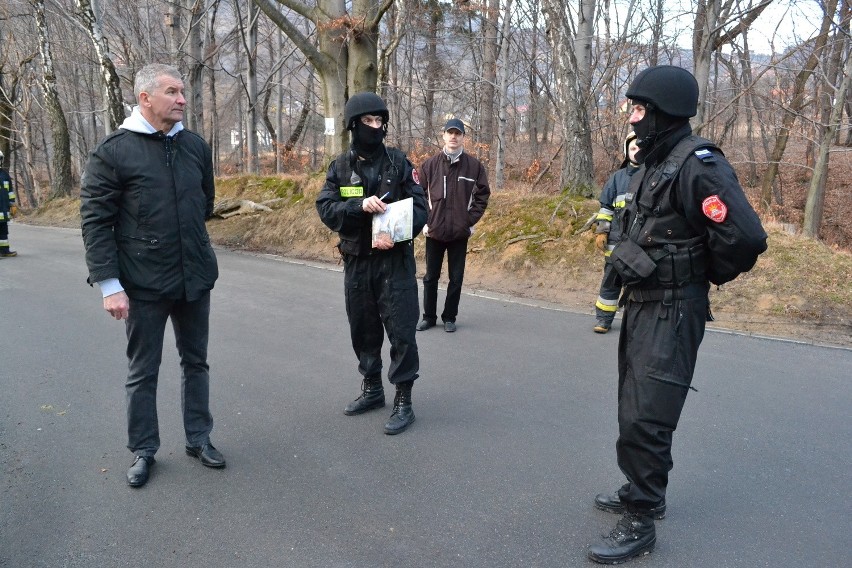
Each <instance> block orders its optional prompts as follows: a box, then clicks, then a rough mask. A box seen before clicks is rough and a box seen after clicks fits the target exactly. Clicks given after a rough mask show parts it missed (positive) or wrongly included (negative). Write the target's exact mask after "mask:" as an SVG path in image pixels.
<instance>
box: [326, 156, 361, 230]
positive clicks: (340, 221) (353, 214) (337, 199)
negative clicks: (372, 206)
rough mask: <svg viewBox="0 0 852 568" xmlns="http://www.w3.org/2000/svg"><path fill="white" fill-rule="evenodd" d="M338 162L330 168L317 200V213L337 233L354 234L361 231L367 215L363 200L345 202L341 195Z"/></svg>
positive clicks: (352, 199)
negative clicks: (336, 165) (337, 169)
mask: <svg viewBox="0 0 852 568" xmlns="http://www.w3.org/2000/svg"><path fill="white" fill-rule="evenodd" d="M335 164H336V161H334V162H332V163H331V165H330V166H329V167H328V172H327V173H326V176H325V184H323V186H322V189H321V190H320V193H319V195H318V196H317V200H316V207H317V213H319V216H320V219H321V220H322V222H323V223H324V224H325V226H326V227H328V228H329V229H331V230H332V231H335V232H338V233H340V232H344V233H352V232H357V231H358V230H360V228H361V226H362V224H363V223H364V218H365V216H366V215H367V214H366V213H364V210H363V208H362V205H363V203H364V199H363V198H357V197H350V198H349V199H346V200H344V199H343V197H341V195H340V184H339V183H338V181H337V171H336V167H335Z"/></svg>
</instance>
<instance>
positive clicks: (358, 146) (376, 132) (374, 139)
mask: <svg viewBox="0 0 852 568" xmlns="http://www.w3.org/2000/svg"><path fill="white" fill-rule="evenodd" d="M384 139H385V127H384V125H382V126H380V127H379V128H373V127H372V126H367V125H366V124H364V123H363V122H361V120H360V117H358V119H356V120H355V127H354V128H353V129H352V147H353V148H354V149H355V151H356V152H358V155H359V156H361V157H362V158H373V157H375V155H376V154H377V153H378V151H379V150H380V149H381V147H382V141H383V140H384Z"/></svg>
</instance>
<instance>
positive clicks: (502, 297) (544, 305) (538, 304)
mask: <svg viewBox="0 0 852 568" xmlns="http://www.w3.org/2000/svg"><path fill="white" fill-rule="evenodd" d="M223 250H228V251H230V252H233V253H237V254H247V255H251V256H257V257H263V258H268V259H271V260H275V261H278V262H285V263H287V264H296V265H302V266H308V267H310V268H316V269H319V270H329V271H332V272H343V267H342V266H338V265H336V264H333V263H330V262H321V261H315V260H303V259H299V258H290V257H286V256H282V255H277V254H272V253H260V252H252V251H246V250H239V249H229V248H224V249H223ZM418 286H419V287H420V288H421V289H422V288H423V283H422V282H418ZM439 288H440V289H441V290H446V287H445V286H439ZM462 294H464V295H466V296H473V297H477V298H484V299H486V300H494V301H497V302H507V303H511V304H518V305H521V306H530V307H534V308H539V309H543V310H552V311H556V312H566V313H571V314H578V315H584V316H591V315H594V314H593V313H592V312H590V311H583V310H578V309H576V308H571V307H569V306H565V305H563V304H556V303H553V302H548V301H546V300H536V299H533V298H522V297H520V296H510V295H508V294H501V293H499V292H494V291H492V290H484V289H470V290H462ZM616 317H617V318H618V319H621V314H618V315H617V316H616ZM707 331H708V332H711V333H720V334H724V335H733V336H740V337H752V338H754V339H762V340H766V341H778V342H782V343H791V344H793V345H810V346H814V347H824V348H827V349H839V350H841V351H852V348H850V347H844V346H842V345H831V344H829V343H820V342H818V341H806V340H801V339H792V338H789V337H776V336H772V335H763V334H759V333H752V332H747V331H739V330H735V329H723V328H717V327H708V328H707Z"/></svg>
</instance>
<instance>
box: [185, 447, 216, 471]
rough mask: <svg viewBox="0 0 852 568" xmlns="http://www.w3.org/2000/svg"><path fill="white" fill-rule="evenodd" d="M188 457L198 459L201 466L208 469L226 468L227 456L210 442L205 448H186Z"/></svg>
mask: <svg viewBox="0 0 852 568" xmlns="http://www.w3.org/2000/svg"><path fill="white" fill-rule="evenodd" d="M186 455H188V456H192V457H194V458H198V459H199V460H201V465H205V466H207V467H225V456H223V455H222V452H220V451H219V450H217V449H216V448H214V447H213V444H211V443H210V442H207V443H206V444H204V445H203V446H194V447H193V446H186Z"/></svg>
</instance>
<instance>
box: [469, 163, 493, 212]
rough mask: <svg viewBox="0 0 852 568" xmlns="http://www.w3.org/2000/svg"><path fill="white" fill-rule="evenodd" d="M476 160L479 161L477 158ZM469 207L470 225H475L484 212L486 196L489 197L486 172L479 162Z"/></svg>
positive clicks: (486, 202)
mask: <svg viewBox="0 0 852 568" xmlns="http://www.w3.org/2000/svg"><path fill="white" fill-rule="evenodd" d="M477 162H479V161H478V160H477ZM471 197H472V199H471V204H470V209H469V210H468V214H469V215H470V226H471V227H472V226H474V225H476V224H477V223H478V222H479V220H480V219H482V216H483V215H484V214H485V208H486V207H488V198H489V197H491V187H490V186H489V185H488V172H487V171H486V170H485V166H483V165H482V163H481V162H479V168H478V171H477V174H476V185H475V187H474V189H473V195H472V196H471Z"/></svg>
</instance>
